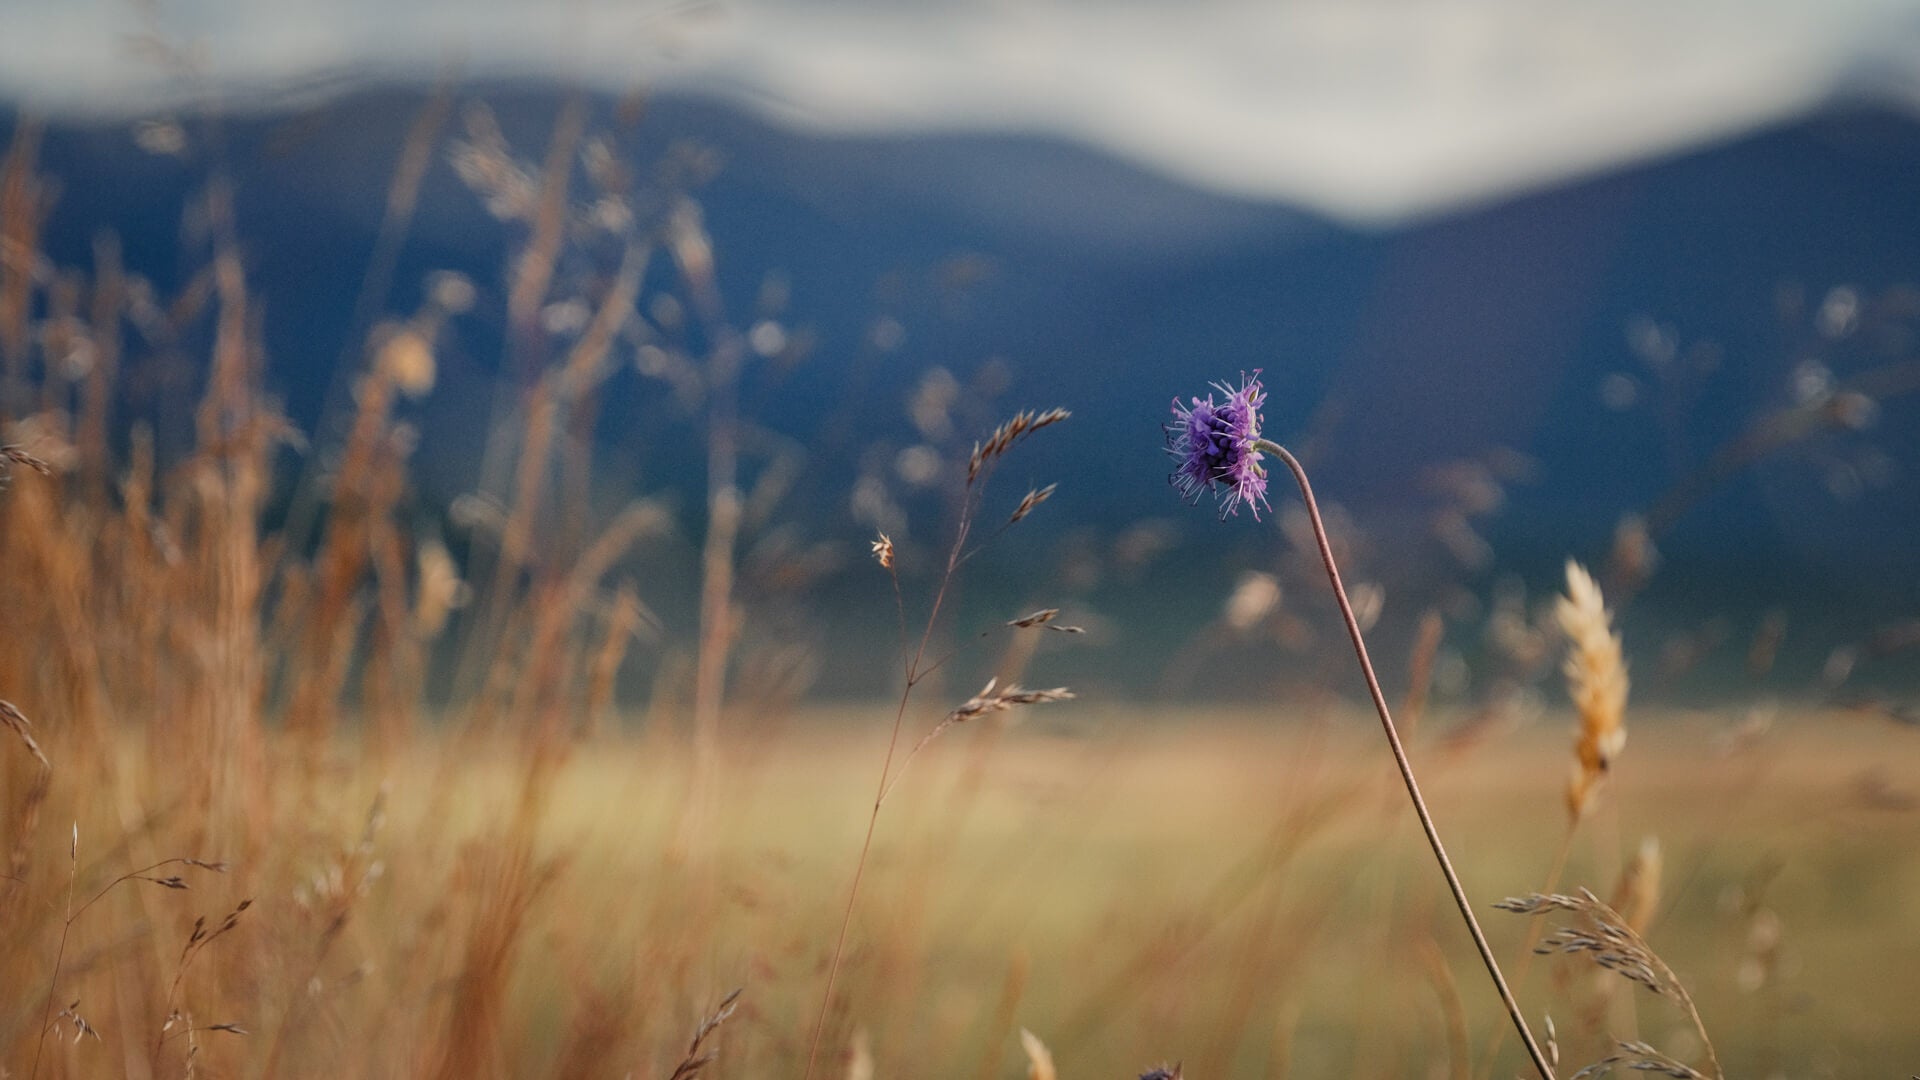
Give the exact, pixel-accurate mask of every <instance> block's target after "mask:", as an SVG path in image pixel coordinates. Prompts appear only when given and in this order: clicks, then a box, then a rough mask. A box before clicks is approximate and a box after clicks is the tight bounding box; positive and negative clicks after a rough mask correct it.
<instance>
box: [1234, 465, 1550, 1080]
mask: <svg viewBox="0 0 1920 1080" xmlns="http://www.w3.org/2000/svg"><path fill="white" fill-rule="evenodd" d="M1254 448H1255V449H1257V450H1259V451H1260V452H1261V453H1266V454H1272V455H1273V456H1274V457H1277V458H1279V459H1280V460H1281V461H1284V462H1286V465H1287V468H1288V469H1290V470H1292V472H1293V479H1294V480H1295V482H1297V483H1298V484H1299V485H1300V497H1301V499H1302V500H1304V501H1305V502H1306V504H1307V517H1308V518H1309V519H1310V520H1311V521H1312V522H1313V538H1314V540H1315V541H1316V542H1318V543H1319V545H1320V562H1321V564H1322V565H1324V566H1325V567H1326V568H1327V580H1328V581H1329V582H1331V583H1332V585H1333V598H1334V600H1335V601H1337V602H1338V603H1339V605H1340V615H1341V617H1342V618H1344V619H1345V620H1346V623H1347V636H1348V637H1349V638H1351V639H1353V651H1354V654H1355V655H1356V656H1358V657H1359V658H1360V673H1361V674H1362V675H1364V676H1366V680H1367V692H1368V693H1369V694H1371V695H1372V696H1373V707H1374V709H1375V711H1377V712H1378V713H1379V714H1380V727H1381V729H1382V730H1384V731H1385V732H1386V733H1387V745H1389V746H1391V747H1393V760H1394V763H1395V764H1397V765H1399V766H1400V778H1401V779H1402V780H1404V781H1406V785H1407V796H1408V797H1409V798H1411V799H1412V800H1413V810H1414V813H1416V814H1418V815H1419V817H1420V827H1421V828H1422V829H1424V830H1426V834H1427V846H1428V847H1431V848H1432V849H1433V857H1434V859H1435V860H1436V861H1438V862H1439V863H1440V872H1441V873H1442V874H1444V875H1446V878H1447V887H1448V888H1449V889H1451V890H1453V903H1454V906H1456V907H1458V908H1459V909H1460V917H1461V918H1463V919H1465V920H1466V921H1467V930H1468V931H1469V932H1471V933H1472V934H1473V944H1474V946H1475V947H1476V948H1478V949H1479V950H1480V959H1481V961H1482V962H1483V963H1485V964H1486V966H1487V974H1488V975H1489V976H1491V977H1492V978H1493V985H1494V988H1495V989H1497V990H1498V991H1499V992H1500V1000H1501V1002H1502V1003H1503V1004H1505V1005H1506V1007H1507V1015H1508V1016H1510V1017H1512V1018H1513V1026H1514V1028H1515V1029H1516V1030H1517V1031H1519V1032H1520V1041H1521V1042H1523V1043H1525V1044H1526V1046H1527V1054H1528V1055H1529V1056H1530V1057H1532V1058H1533V1066H1534V1068H1535V1069H1537V1070H1539V1072H1540V1076H1541V1077H1542V1080H1554V1076H1553V1067H1552V1066H1550V1065H1548V1064H1547V1058H1546V1055H1545V1054H1543V1053H1541V1051H1540V1044H1539V1043H1538V1042H1536V1041H1534V1037H1533V1031H1532V1030H1531V1029H1529V1028H1528V1027H1527V1020H1526V1017H1524V1016H1522V1015H1521V1014H1520V1006H1519V1004H1518V1003H1517V1002H1515V1001H1514V999H1513V991H1512V990H1509V989H1508V988H1507V980H1506V977H1505V976H1504V975H1502V974H1500V964H1499V962H1498V961H1496V960H1495V959H1494V958H1493V948H1492V947H1491V946H1489V945H1488V944H1487V935H1486V934H1485V933H1484V932H1482V931H1481V929H1480V920H1479V919H1476V918H1474V915H1473V905H1472V904H1471V903H1469V902H1468V900H1467V890H1466V889H1465V887H1463V886H1462V885H1461V884H1460V875H1459V874H1457V873H1455V872H1454V869H1453V861H1452V860H1451V859H1449V858H1447V849H1446V847H1445V846H1444V845H1443V844H1441V843H1440V832H1439V830H1438V829H1436V828H1435V827H1434V824H1433V814H1432V813H1431V812H1430V811H1428V809H1427V801H1426V799H1424V798H1422V797H1421V795H1420V785H1419V783H1418V782H1417V781H1415V780H1414V778H1413V765H1412V764H1411V763H1410V762H1409V761H1408V760H1407V751H1406V748H1405V747H1403V746H1401V745H1400V733H1399V732H1398V731H1397V730H1395V728H1394V726H1393V716H1392V714H1391V713H1390V712H1388V710H1387V698H1386V695H1385V694H1384V693H1382V692H1381V690H1380V679H1379V678H1378V677H1377V676H1375V675H1374V673H1373V661H1372V660H1371V659H1369V658H1368V656H1367V643H1366V640H1365V639H1364V638H1362V637H1361V635H1360V623H1359V621H1358V620H1356V619H1355V618H1354V617H1353V605H1352V604H1351V603H1349V602H1348V600H1347V590H1346V587H1345V586H1343V585H1341V584H1340V568H1339V567H1338V566H1336V565H1334V561H1333V547H1332V545H1331V544H1329V543H1328V542H1327V528H1326V526H1325V525H1324V524H1323V523H1322V522H1321V520H1320V506H1319V504H1318V503H1317V502H1315V501H1314V498H1313V485H1311V484H1309V483H1308V482H1307V471H1306V470H1305V469H1304V468H1302V467H1301V465H1300V461H1299V459H1297V458H1295V457H1294V456H1293V455H1292V454H1291V453H1289V452H1288V451H1287V448H1286V447H1284V446H1281V445H1280V444H1279V443H1274V442H1269V441H1267V440H1266V439H1259V440H1257V441H1255V443H1254Z"/></svg>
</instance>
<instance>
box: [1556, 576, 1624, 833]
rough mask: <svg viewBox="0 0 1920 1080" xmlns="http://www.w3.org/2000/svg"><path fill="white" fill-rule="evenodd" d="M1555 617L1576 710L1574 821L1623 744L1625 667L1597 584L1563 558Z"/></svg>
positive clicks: (1570, 805) (1571, 785)
mask: <svg viewBox="0 0 1920 1080" xmlns="http://www.w3.org/2000/svg"><path fill="white" fill-rule="evenodd" d="M1553 613H1554V618H1555V619H1557V620H1558V621H1559V623H1560V629H1561V630H1562V631H1564V632H1565V633H1566V635H1567V640H1568V642H1569V645H1568V649H1567V660H1566V664H1565V667H1564V669H1563V670H1565V672H1566V675H1567V693H1568V694H1569V696H1571V697H1572V698H1573V705H1574V709H1575V710H1576V711H1577V712H1578V713H1579V714H1580V729H1579V734H1578V738H1576V739H1575V740H1574V753H1575V755H1576V757H1577V758H1578V760H1577V762H1576V763H1575V765H1574V770H1573V776H1572V778H1571V779H1570V780H1569V781H1568V783H1567V812H1568V813H1569V814H1571V815H1572V816H1573V818H1574V820H1576V821H1577V820H1579V818H1580V817H1581V816H1582V815H1583V814H1585V813H1586V810H1587V807H1588V806H1589V805H1590V804H1591V802H1592V799H1593V795H1594V792H1595V791H1596V789H1597V787H1598V785H1599V783H1600V781H1601V780H1603V779H1605V777H1606V775H1607V772H1608V770H1609V769H1611V768H1612V767H1613V761H1614V759H1615V758H1616V757H1618V756H1619V754H1620V751H1621V749H1622V748H1623V747H1625V746H1626V742H1627V728H1626V708H1627V665H1626V661H1625V660H1623V659H1622V658H1621V655H1620V635H1619V634H1616V633H1614V632H1613V626H1612V623H1613V616H1612V614H1611V613H1610V612H1608V611H1607V606H1606V600H1605V599H1604V598H1603V597H1602V596H1601V595H1600V586H1599V585H1598V584H1596V583H1595V582H1594V580H1593V576H1592V575H1591V574H1589V573H1587V571H1586V568H1585V567H1583V566H1581V565H1580V564H1579V563H1577V562H1574V561H1572V560H1571V559H1569V560H1568V561H1567V594H1566V595H1565V596H1563V597H1560V598H1559V600H1558V601H1557V602H1556V603H1555V604H1554V609H1553Z"/></svg>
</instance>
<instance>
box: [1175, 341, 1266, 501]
mask: <svg viewBox="0 0 1920 1080" xmlns="http://www.w3.org/2000/svg"><path fill="white" fill-rule="evenodd" d="M1213 385H1214V387H1215V388H1216V389H1218V390H1219V391H1220V392H1221V393H1223V394H1225V395H1226V396H1227V400H1225V401H1223V402H1220V403H1219V404H1215V403H1214V400H1213V395H1212V394H1208V395H1207V397H1206V400H1204V401H1202V400H1201V399H1199V398H1194V399H1193V404H1192V405H1191V406H1188V405H1182V404H1180V399H1179V398H1175V399H1174V401H1173V420H1172V421H1170V422H1169V423H1168V424H1167V425H1166V428H1167V453H1169V454H1172V455H1173V456H1174V458H1175V459H1176V460H1177V461H1179V463H1180V464H1179V465H1178V466H1176V467H1175V468H1174V470H1173V473H1172V475H1170V476H1168V477H1167V481H1168V482H1169V483H1171V484H1172V485H1173V486H1174V487H1176V488H1179V489H1180V494H1181V496H1182V497H1183V498H1185V499H1186V500H1187V501H1189V502H1199V501H1200V495H1201V493H1202V492H1205V491H1211V490H1212V489H1213V486H1214V485H1215V484H1216V483H1217V484H1221V485H1223V486H1224V487H1225V490H1224V491H1223V492H1222V493H1221V495H1220V519H1221V520H1222V521H1225V520H1226V519H1227V517H1228V516H1229V515H1232V514H1236V513H1238V512H1239V510H1240V507H1241V504H1243V503H1244V504H1245V505H1246V507H1247V508H1248V509H1249V510H1251V511H1253V517H1254V520H1255V521H1258V520H1260V508H1261V507H1263V506H1265V505H1267V471H1266V470H1265V469H1263V468H1261V466H1260V458H1261V454H1260V452H1259V451H1258V450H1255V449H1254V442H1255V441H1256V440H1258V439H1259V438H1260V406H1262V405H1264V404H1266V401H1267V393H1266V390H1264V389H1263V388H1262V387H1261V386H1260V372H1259V371H1257V370H1256V371H1255V372H1254V373H1253V375H1252V377H1248V375H1247V374H1246V373H1245V372H1241V373H1240V389H1238V390H1235V389H1233V388H1231V387H1229V386H1228V385H1227V384H1225V383H1214V384H1213Z"/></svg>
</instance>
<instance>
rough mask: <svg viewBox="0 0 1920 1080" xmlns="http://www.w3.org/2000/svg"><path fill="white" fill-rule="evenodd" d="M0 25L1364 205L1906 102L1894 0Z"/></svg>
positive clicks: (232, 8) (1919, 40)
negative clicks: (1062, 160) (1021, 151)
mask: <svg viewBox="0 0 1920 1080" xmlns="http://www.w3.org/2000/svg"><path fill="white" fill-rule="evenodd" d="M0 25H3V26H4V28H5V32H4V33H0V97H3V98H7V99H11V100H13V101H15V102H20V103H23V104H25V105H27V106H29V107H30V108H33V109H35V110H37V111H41V112H48V113H54V114H62V113H65V114H72V113H95V114H107V115H114V116H136V115H142V114H145V113H148V112H152V111H154V110H156V109H160V108H165V107H167V106H169V105H177V104H181V103H184V102H186V101H189V100H192V99H194V98H196V97H205V96H208V95H213V96H215V97H217V99H218V100H219V101H220V102H221V104H222V105H223V107H226V108H230V109H245V108H249V107H261V106H265V105H270V104H281V103H285V102H286V101H287V100H289V99H290V98H299V97H304V96H313V95H324V94H327V93H331V92H336V91H338V90H340V89H343V88H345V87H349V86H353V85H357V84H359V83H362V82H365V81H372V80H388V79H401V80H426V79H431V78H433V77H434V76H435V75H436V73H439V72H444V71H448V70H458V71H459V72H460V73H461V74H462V75H463V76H469V77H496V76H531V77H543V78H560V79H567V80H578V81H581V82H584V83H586V84H588V85H592V86H596V87H600V88H604V89H610V90H628V89H635V88H651V89H667V90H683V91H692V92H696V93H701V94H707V95H712V96H715V97H719V98H721V99H724V100H726V101H728V102H730V103H733V104H735V105H741V106H746V107H748V108H751V109H753V110H755V111H757V112H759V113H761V114H762V115H763V116H765V117H767V118H769V119H771V120H774V121H775V122H778V123H781V124H784V125H788V126H791V127H794V128H796V129H801V130H810V131H819V132H837V133H894V134H897V133H913V132H919V131H942V132H952V131H967V132H993V133H1000V132H1011V133H1027V134H1037V135H1042V136H1052V137H1064V138H1068V139H1072V140H1075V141H1079V142H1081V143H1084V144H1087V145H1090V146H1093V147H1095V148H1098V149H1100V150H1103V151H1105V152H1108V153H1112V154H1114V155H1117V156H1119V157H1121V158H1123V159H1125V160H1128V161H1131V162H1133V163H1135V164H1138V165H1140V166H1143V167H1145V168H1148V169H1151V170H1154V171H1157V172H1160V173H1163V174H1165V175H1167V176H1169V177H1171V178H1174V179H1177V180H1180V181H1182V182H1185V183H1189V184H1192V185H1194V186H1197V187H1200V188H1203V189H1206V190H1210V191H1214V192H1217V193H1221V194H1229V195H1234V196H1240V197H1249V198H1253V199H1260V200H1272V201H1276V202H1286V203H1290V204H1294V205H1299V206H1304V207H1306V208H1309V209H1313V210H1316V211H1319V212H1321V213H1324V214H1326V215H1328V216H1330V217H1333V218H1336V219H1339V220H1343V221H1346V222H1348V223H1352V224H1358V225H1381V226H1385V225H1393V224H1398V223H1403V222H1406V221H1409V220H1416V219H1419V218H1421V217H1423V216H1429V215H1432V214H1435V213H1441V212H1446V211H1449V210H1455V209H1459V208H1462V207H1467V206H1472V205H1476V204H1485V203H1488V202H1493V201H1497V200H1499V199H1502V198H1505V197H1508V196H1510V195H1512V194H1515V193H1517V192H1521V191H1526V190H1529V189H1532V188H1536V187H1540V186H1543V185H1548V184H1554V183H1560V182H1564V181H1566V180H1569V179H1575V178H1579V177H1582V176H1586V175H1592V174H1595V173H1598V172H1603V171H1606V170H1609V169H1614V168H1618V167H1620V166H1622V165H1626V164H1631V163H1633V162H1636V161H1641V160H1646V159H1649V158H1655V157H1658V156H1660V155H1662V154H1667V153H1673V152H1677V151H1681V150H1685V149H1689V148H1693V147H1697V146H1700V145H1703V144H1706V143H1710V142H1713V141H1715V140H1719V139H1725V138H1730V137H1734V136H1737V135H1739V134H1742V133H1744V132H1748V131H1751V130H1753V129H1755V128H1758V127H1761V126H1763V125H1766V124H1769V123H1773V122H1778V121H1783V120H1790V119H1792V118H1794V117H1796V116H1798V115H1801V114H1804V113H1807V112H1809V111H1812V110H1813V109H1815V108H1818V107H1819V106H1820V105H1822V104H1824V103H1827V102H1830V101H1833V100H1836V99H1844V98H1857V97H1865V98H1870V99H1873V100H1876V101H1879V102H1882V103H1889V104H1896V105H1901V106H1905V107H1920V3H1916V2H1913V0H1818V2H1814V0H1808V2H1800V3H1793V2H1783V0H1614V2H1609V3H1604V4H1603V3H1576V2H1567V0H1557V2H1556V0H1545V2H1540V0H1436V2H1420V0H1297V2H1292V3H1272V2H1266V3H1247V2H1235V0H1187V2H1178V3H1175V2H1168V0H1161V2H1147V0H1110V2H1088V0H996V2H972V3H969V2H960V0H919V2H910V3H884V2H879V0H868V2H853V3H849V2H840V3H817V4H816V3H809V4H802V3H795V2H792V0H727V2H722V3H697V2H696V3H689V2H678V3H654V4H649V3H635V2H632V0H617V2H616V0H555V2H552V3H509V2H505V0H422V2H418V3H395V2H393V0H184V2H169V0H157V2H152V3H138V2H128V0H63V2H59V3H51V2H44V0H43V2H28V0H0Z"/></svg>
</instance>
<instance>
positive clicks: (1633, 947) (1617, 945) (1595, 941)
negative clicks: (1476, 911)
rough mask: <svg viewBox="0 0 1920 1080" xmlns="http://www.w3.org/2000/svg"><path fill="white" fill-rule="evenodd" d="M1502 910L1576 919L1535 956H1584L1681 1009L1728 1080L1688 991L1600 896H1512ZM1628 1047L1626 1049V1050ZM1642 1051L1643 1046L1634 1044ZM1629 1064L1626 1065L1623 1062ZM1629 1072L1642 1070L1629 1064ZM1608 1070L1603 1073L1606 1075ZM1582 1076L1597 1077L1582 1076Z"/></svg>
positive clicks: (1551, 936)
mask: <svg viewBox="0 0 1920 1080" xmlns="http://www.w3.org/2000/svg"><path fill="white" fill-rule="evenodd" d="M1493 906H1494V907H1496V908H1499V909H1500V910H1501V911H1510V912H1513V913H1514V914H1517V915H1540V914H1543V913H1545V912H1549V911H1566V912H1571V913H1573V915H1574V916H1576V919H1577V922H1576V923H1575V924H1574V925H1569V926H1562V927H1560V928H1559V929H1557V930H1555V931H1554V932H1553V933H1551V934H1548V935H1547V936H1546V937H1544V938H1542V939H1541V941H1540V944H1539V945H1538V946H1537V947H1535V949H1534V951H1535V952H1536V953H1540V954H1541V955H1546V954H1549V953H1556V952H1557V953H1566V954H1569V955H1574V954H1580V953H1585V954H1587V955H1588V956H1590V957H1591V958H1592V959H1593V962H1594V963H1596V964H1598V965H1600V966H1601V967H1603V968H1605V969H1607V970H1608V971H1611V972H1613V973H1615V974H1617V975H1619V976H1621V977H1622V978H1624V979H1628V980H1630V981H1632V982H1636V983H1639V984H1640V985H1641V986H1644V987H1646V988H1647V989H1648V990H1651V991H1653V992H1654V993H1655V994H1658V995H1660V996H1661V997H1664V998H1666V999H1668V1000H1670V1001H1672V1002H1674V1003H1675V1004H1676V1005H1678V1006H1679V1007H1680V1008H1681V1009H1682V1010H1683V1011H1684V1012H1685V1013H1686V1014H1687V1018H1688V1019H1689V1020H1691V1021H1692V1022H1693V1027H1694V1030H1695V1031H1696V1032H1697V1033H1698V1034H1699V1036H1700V1045H1701V1046H1703V1047H1704V1048H1705V1049H1706V1054H1707V1064H1708V1065H1709V1066H1710V1068H1711V1069H1712V1075H1713V1076H1715V1077H1723V1076H1724V1075H1725V1074H1724V1073H1722V1072H1721V1070H1720V1059H1719V1058H1718V1057H1717V1056H1716V1055H1715V1054H1714V1051H1713V1042H1712V1040H1710V1039H1708V1038H1707V1030H1706V1026H1705V1025H1704V1024H1703V1023H1701V1021H1700V1012H1699V1010H1698V1009H1696V1008H1694V1005H1693V998H1692V997H1691V996H1690V995H1689V994H1688V993H1687V988H1686V987H1685V986H1683V985H1682V984H1681V982H1680V978H1679V976H1677V975H1675V974H1674V973H1673V969H1672V968H1670V967H1668V966H1667V964H1666V961H1664V960H1662V959H1660V957H1659V955H1658V954H1656V953H1655V952H1654V951H1653V949H1652V948H1651V947H1650V946H1648V945H1647V943H1646V940H1645V939H1643V938H1642V937H1641V936H1640V934H1639V933H1638V932H1637V931H1635V930H1634V928H1633V927H1632V926H1631V925H1629V924H1628V922H1627V920H1626V919H1625V918H1624V917H1623V916H1622V915H1621V914H1620V913H1619V912H1618V911H1615V910H1614V909H1613V908H1612V907H1610V906H1608V905H1607V904H1605V903H1603V902H1602V901H1601V900H1600V898H1599V897H1596V896H1594V895H1593V893H1591V892H1588V891H1587V890H1585V889H1582V890H1580V895H1578V896H1568V895H1566V894H1564V893H1529V894H1527V895H1526V896H1516V897H1508V898H1507V899H1505V900H1502V901H1500V902H1499V903H1497V904H1495V905H1493ZM1626 1045H1627V1044H1624V1043H1623V1044H1622V1046H1623V1047H1624V1046H1626ZM1633 1045H1635V1046H1638V1045H1640V1044H1637V1043H1636V1044H1633ZM1621 1063H1622V1064H1625V1063H1626V1062H1625V1061H1624V1060H1623V1061H1622V1062H1621ZM1627 1067H1628V1068H1640V1066H1636V1065H1631V1064H1628V1066H1627ZM1602 1071H1604V1070H1602ZM1580 1075H1598V1074H1597V1073H1585V1072H1583V1073H1581V1074H1580ZM1669 1075H1674V1076H1697V1075H1699V1074H1698V1073H1694V1072H1692V1071H1688V1072H1686V1073H1671V1074H1669Z"/></svg>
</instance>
